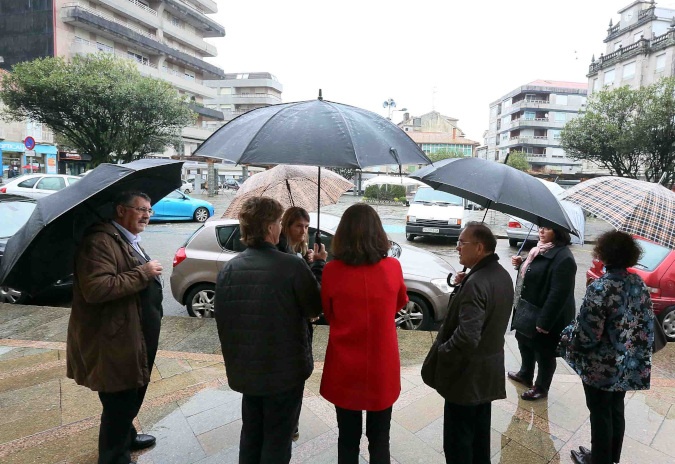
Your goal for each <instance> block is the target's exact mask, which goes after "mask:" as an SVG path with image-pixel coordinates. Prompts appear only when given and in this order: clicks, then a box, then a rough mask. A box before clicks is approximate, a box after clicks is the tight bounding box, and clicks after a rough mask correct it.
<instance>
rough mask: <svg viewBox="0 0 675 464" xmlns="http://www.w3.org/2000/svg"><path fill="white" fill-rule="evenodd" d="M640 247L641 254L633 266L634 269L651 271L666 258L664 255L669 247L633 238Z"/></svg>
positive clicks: (668, 251) (666, 254)
mask: <svg viewBox="0 0 675 464" xmlns="http://www.w3.org/2000/svg"><path fill="white" fill-rule="evenodd" d="M635 240H636V242H637V244H638V245H640V248H642V256H641V257H640V260H639V261H638V263H637V264H636V265H635V266H633V267H634V268H636V269H641V270H645V271H653V270H654V269H656V268H657V267H659V264H661V262H662V261H663V260H664V259H666V256H668V254H669V253H670V251H671V250H670V248H667V247H664V246H661V245H657V244H656V243H652V242H648V241H646V240H642V239H640V238H637V237H636V238H635Z"/></svg>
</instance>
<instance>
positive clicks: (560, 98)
mask: <svg viewBox="0 0 675 464" xmlns="http://www.w3.org/2000/svg"><path fill="white" fill-rule="evenodd" d="M555 102H556V104H558V105H565V106H567V95H556V96H555Z"/></svg>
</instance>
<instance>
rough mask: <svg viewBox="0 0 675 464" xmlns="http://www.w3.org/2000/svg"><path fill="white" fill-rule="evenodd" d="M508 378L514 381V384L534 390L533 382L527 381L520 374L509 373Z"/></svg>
mask: <svg viewBox="0 0 675 464" xmlns="http://www.w3.org/2000/svg"><path fill="white" fill-rule="evenodd" d="M506 376H507V377H508V378H509V379H511V380H513V381H514V382H518V383H520V384H523V385H525V386H526V387H527V388H532V381H531V380H526V379H524V378H523V377H521V376H520V373H518V372H511V371H509V372H508V374H506Z"/></svg>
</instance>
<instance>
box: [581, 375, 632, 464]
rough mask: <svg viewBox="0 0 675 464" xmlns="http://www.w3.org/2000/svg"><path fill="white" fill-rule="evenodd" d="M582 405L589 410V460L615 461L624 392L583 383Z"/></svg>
mask: <svg viewBox="0 0 675 464" xmlns="http://www.w3.org/2000/svg"><path fill="white" fill-rule="evenodd" d="M584 393H586V407H588V410H589V411H590V413H591V456H592V463H593V464H612V463H614V462H619V459H620V458H621V447H622V445H623V434H624V431H625V429H626V420H625V419H624V415H623V413H624V399H625V397H626V392H611V391H605V390H600V389H598V388H595V387H591V386H590V385H586V384H584Z"/></svg>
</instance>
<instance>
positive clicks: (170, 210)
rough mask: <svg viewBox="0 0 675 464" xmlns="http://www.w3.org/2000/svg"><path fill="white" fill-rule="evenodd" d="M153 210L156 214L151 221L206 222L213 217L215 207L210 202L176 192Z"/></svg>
mask: <svg viewBox="0 0 675 464" xmlns="http://www.w3.org/2000/svg"><path fill="white" fill-rule="evenodd" d="M152 209H153V210H154V211H155V213H154V214H153V215H152V216H151V217H150V221H151V222H153V221H178V220H185V221H192V220H194V221H197V222H205V221H206V220H207V219H208V218H210V217H211V216H213V212H214V210H213V205H212V204H211V203H209V202H208V201H204V200H197V199H195V198H192V197H190V196H188V195H185V194H184V193H181V192H179V191H178V190H174V191H173V192H171V193H170V194H168V195H167V196H165V197H164V198H162V199H161V200H159V201H158V202H157V203H156V204H155V205H154V206H153V207H152Z"/></svg>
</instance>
